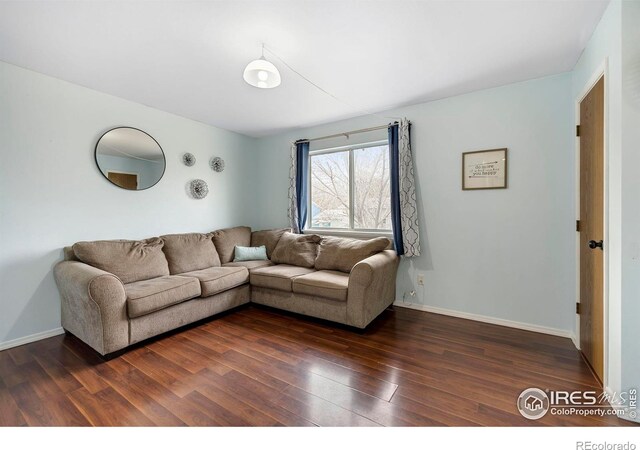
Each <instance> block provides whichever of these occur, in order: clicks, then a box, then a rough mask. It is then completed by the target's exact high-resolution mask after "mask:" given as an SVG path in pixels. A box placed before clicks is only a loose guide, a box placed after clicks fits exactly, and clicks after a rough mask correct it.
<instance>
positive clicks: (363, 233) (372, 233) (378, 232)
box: [302, 139, 393, 238]
mask: <svg viewBox="0 0 640 450" xmlns="http://www.w3.org/2000/svg"><path fill="white" fill-rule="evenodd" d="M381 145H386V146H387V149H388V148H389V141H388V140H386V139H384V140H377V141H371V142H363V143H361V144H351V145H344V146H341V147H331V148H324V149H317V150H310V151H309V168H308V171H309V172H308V173H307V179H308V186H307V188H308V192H309V195H308V197H309V198H308V201H307V211H308V214H307V223H306V224H305V226H304V229H303V230H302V232H303V233H306V234H324V235H328V236H350V237H361V238H367V237H376V236H384V237H391V236H393V230H392V229H388V230H387V229H368V228H354V201H353V199H354V194H355V192H354V185H353V183H354V180H355V177H354V175H355V170H354V169H355V167H354V166H355V164H354V161H355V157H354V150H362V149H366V148H371V147H380V146H381ZM342 152H349V228H321V227H313V226H312V220H313V217H312V216H311V212H312V210H313V209H312V205H313V189H312V182H313V173H312V168H313V164H312V159H311V158H313V157H314V156H320V155H328V154H331V153H342ZM389 158H391V155H389ZM389 203H391V197H389Z"/></svg>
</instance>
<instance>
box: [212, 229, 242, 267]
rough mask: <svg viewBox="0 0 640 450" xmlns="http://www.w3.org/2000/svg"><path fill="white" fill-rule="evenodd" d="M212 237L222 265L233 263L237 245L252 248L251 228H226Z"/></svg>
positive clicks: (215, 232) (214, 233)
mask: <svg viewBox="0 0 640 450" xmlns="http://www.w3.org/2000/svg"><path fill="white" fill-rule="evenodd" d="M211 236H212V238H213V243H214V244H215V246H216V250H217V251H218V255H219V256H220V262H221V263H222V264H226V263H230V262H232V261H233V258H234V249H235V247H236V245H240V246H241V247H251V228H249V227H234V228H225V229H224V230H217V231H214V232H213V233H211Z"/></svg>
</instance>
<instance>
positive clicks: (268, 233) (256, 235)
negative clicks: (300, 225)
mask: <svg viewBox="0 0 640 450" xmlns="http://www.w3.org/2000/svg"><path fill="white" fill-rule="evenodd" d="M287 231H289V232H290V231H291V228H278V229H275V230H261V231H254V232H253V233H251V246H252V247H260V246H261V245H264V246H265V247H266V248H267V257H268V258H271V254H272V253H273V251H274V250H275V249H276V246H277V245H278V242H280V238H281V237H282V235H283V234H285V233H286V232H287Z"/></svg>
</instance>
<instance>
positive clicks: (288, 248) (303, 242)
mask: <svg viewBox="0 0 640 450" xmlns="http://www.w3.org/2000/svg"><path fill="white" fill-rule="evenodd" d="M320 240H321V238H320V236H317V235H315V234H294V233H290V232H285V233H283V235H282V237H281V238H280V241H278V245H276V248H275V249H274V250H273V253H272V254H271V261H273V262H274V263H277V264H290V265H292V266H299V267H308V268H311V267H313V265H314V263H315V260H316V254H317V251H318V242H320Z"/></svg>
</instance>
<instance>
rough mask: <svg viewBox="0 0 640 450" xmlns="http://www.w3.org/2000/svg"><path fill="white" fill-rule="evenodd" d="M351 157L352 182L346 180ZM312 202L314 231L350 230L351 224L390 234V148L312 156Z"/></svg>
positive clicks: (384, 146)
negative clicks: (318, 229) (351, 157)
mask: <svg viewBox="0 0 640 450" xmlns="http://www.w3.org/2000/svg"><path fill="white" fill-rule="evenodd" d="M350 153H353V159H352V161H353V179H350V176H349V174H350V170H349V164H350V162H349V160H350ZM350 189H351V192H353V198H352V200H353V204H351V201H350V200H351V199H350ZM311 200H312V204H311V211H310V212H311V226H312V227H314V228H346V229H349V228H351V226H350V224H351V223H353V228H356V229H367V230H390V229H391V197H390V183H389V147H388V146H387V145H380V146H375V147H364V148H356V149H350V150H345V151H339V152H334V153H325V154H318V155H313V154H312V155H311ZM351 219H352V220H351Z"/></svg>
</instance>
